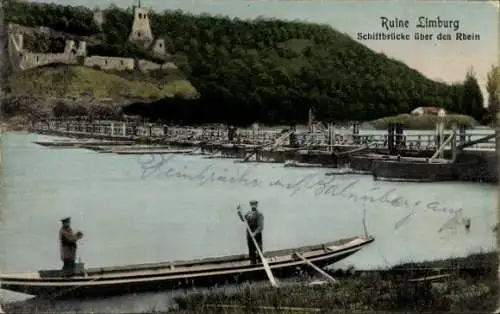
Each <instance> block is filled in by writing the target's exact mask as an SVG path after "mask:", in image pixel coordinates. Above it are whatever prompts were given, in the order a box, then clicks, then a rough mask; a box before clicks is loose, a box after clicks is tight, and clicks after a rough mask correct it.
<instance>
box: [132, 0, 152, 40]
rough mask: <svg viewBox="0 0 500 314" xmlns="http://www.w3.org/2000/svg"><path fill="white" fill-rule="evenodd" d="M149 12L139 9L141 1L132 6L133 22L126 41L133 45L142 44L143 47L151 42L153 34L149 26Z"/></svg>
mask: <svg viewBox="0 0 500 314" xmlns="http://www.w3.org/2000/svg"><path fill="white" fill-rule="evenodd" d="M149 16H150V12H149V11H148V10H147V9H144V8H142V7H141V1H140V0H139V3H138V5H137V6H134V22H133V24H132V31H131V32H130V35H129V38H128V40H129V41H131V42H134V43H142V44H144V45H145V46H149V45H151V43H152V42H153V33H152V32H151V25H150V24H149Z"/></svg>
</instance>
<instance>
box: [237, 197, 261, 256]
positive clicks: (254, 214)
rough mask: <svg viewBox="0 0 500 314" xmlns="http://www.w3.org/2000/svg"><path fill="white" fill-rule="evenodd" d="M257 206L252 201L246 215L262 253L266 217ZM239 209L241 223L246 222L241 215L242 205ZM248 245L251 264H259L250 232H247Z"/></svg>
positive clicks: (256, 203)
mask: <svg viewBox="0 0 500 314" xmlns="http://www.w3.org/2000/svg"><path fill="white" fill-rule="evenodd" d="M257 205H258V202H257V201H250V208H251V210H250V211H249V212H248V213H246V214H245V219H246V221H247V222H248V226H249V227H250V230H251V231H252V234H253V236H254V238H255V241H256V242H257V244H258V245H259V248H260V251H261V252H262V231H263V229H264V215H263V214H262V213H261V212H260V211H259V210H258V209H257ZM237 209H238V215H239V216H240V219H241V221H245V219H243V215H242V213H241V207H240V205H238V208H237ZM247 245H248V255H249V257H250V262H251V263H252V264H257V263H258V262H259V256H258V253H257V248H256V247H255V245H254V243H253V240H252V237H251V235H250V233H249V231H248V230H247Z"/></svg>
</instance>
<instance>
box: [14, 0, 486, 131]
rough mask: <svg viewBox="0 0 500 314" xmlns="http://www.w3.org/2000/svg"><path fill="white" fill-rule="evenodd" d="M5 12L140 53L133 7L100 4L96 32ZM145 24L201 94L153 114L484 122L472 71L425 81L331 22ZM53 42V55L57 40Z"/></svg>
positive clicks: (32, 6)
mask: <svg viewBox="0 0 500 314" xmlns="http://www.w3.org/2000/svg"><path fill="white" fill-rule="evenodd" d="M6 13H7V14H6V16H7V19H8V20H9V22H11V23H17V24H22V25H25V26H40V25H43V26H47V27H51V28H53V29H55V30H58V31H61V32H66V33H71V34H74V35H78V36H90V37H91V38H90V39H89V40H88V43H87V46H88V49H89V54H98V55H109V56H123V57H134V56H137V55H138V54H139V53H141V52H140V49H137V47H135V46H134V45H132V44H130V43H128V42H127V37H128V35H129V32H130V29H131V25H132V20H133V14H132V13H133V11H132V8H129V9H120V8H118V7H115V6H110V7H109V8H107V9H106V11H105V13H104V24H103V25H102V28H101V29H100V28H99V27H98V26H97V25H96V24H95V22H94V20H93V11H92V10H91V9H89V8H85V7H70V6H61V5H55V4H39V3H26V2H13V1H10V2H9V3H8V5H7V6H6ZM151 26H152V30H153V34H154V36H155V37H157V38H164V39H165V42H166V45H167V49H168V51H169V53H171V54H172V55H173V56H175V57H176V60H184V62H180V61H178V65H179V66H180V67H181V68H182V70H183V71H184V72H185V73H186V74H187V75H188V79H189V80H190V81H191V83H192V84H193V85H194V86H195V87H196V89H197V90H198V91H199V92H200V94H201V98H200V99H198V100H193V101H191V102H185V101H180V100H179V99H165V100H162V101H160V102H157V103H154V104H151V105H150V106H149V108H150V111H149V112H150V114H151V115H156V116H157V117H158V116H159V115H163V116H168V117H169V119H172V120H182V121H184V122H193V121H196V122H202V121H201V120H203V122H209V121H210V122H227V123H232V124H248V123H252V122H254V121H259V122H262V123H267V124H277V123H292V122H297V123H302V122H305V121H306V120H307V116H308V115H307V113H308V110H309V108H310V107H312V108H313V109H314V112H315V116H316V118H317V119H318V120H322V121H347V120H351V121H352V120H358V121H367V120H373V119H377V118H380V117H384V116H390V115H396V114H401V113H408V112H409V111H410V110H411V109H413V108H416V107H419V106H441V107H444V108H446V109H447V110H448V111H451V112H457V113H462V114H467V115H471V116H473V117H474V118H476V119H477V120H479V121H485V120H487V119H489V118H488V114H487V111H486V110H484V109H483V107H482V105H483V98H482V95H481V92H480V89H479V86H478V84H477V81H476V79H475V77H474V75H473V74H471V73H468V74H467V76H466V78H465V79H464V81H463V82H459V83H455V84H451V85H449V84H445V83H442V82H436V81H432V80H430V79H428V78H426V77H425V76H423V75H422V74H421V73H419V72H418V71H416V70H414V69H411V68H409V67H408V66H406V65H405V64H404V63H402V62H399V61H397V60H394V59H391V58H389V57H387V56H385V55H384V54H380V53H376V52H374V51H372V50H370V49H368V48H367V47H365V46H364V45H362V44H360V43H358V42H356V41H355V40H353V39H352V38H351V37H349V36H348V35H346V34H343V33H341V32H338V31H336V30H334V29H333V28H332V27H331V26H328V25H319V24H309V23H304V22H296V21H281V20H273V19H256V20H253V21H247V20H240V19H235V18H234V19H231V18H229V17H221V16H209V15H199V16H195V15H190V14H186V13H183V12H181V11H165V12H160V13H152V15H151ZM38 42H40V41H38ZM45 45H46V46H47V44H45ZM35 46H36V44H35V45H34V46H33V49H35V48H37V47H35ZM49 46H50V45H49ZM52 46H54V49H58V50H60V46H61V43H57V42H56V43H54V44H53V45H52ZM39 48H40V47H39ZM47 49H49V48H47V47H45V48H44V50H47ZM49 50H50V49H49ZM158 108H161V110H160V111H158Z"/></svg>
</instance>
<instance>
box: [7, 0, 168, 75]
mask: <svg viewBox="0 0 500 314" xmlns="http://www.w3.org/2000/svg"><path fill="white" fill-rule="evenodd" d="M149 17H150V12H149V10H147V9H145V8H142V7H141V4H140V1H139V4H138V6H134V21H133V24H132V29H131V32H130V35H129V41H130V42H132V43H134V44H138V45H142V46H143V48H145V49H148V50H149V52H150V53H152V54H153V55H155V56H156V57H166V56H168V53H167V52H166V47H165V40H164V39H162V38H158V39H156V40H154V37H153V33H152V31H151V25H150V22H149ZM104 19H105V16H104V14H103V12H102V11H99V10H96V11H94V20H95V22H96V24H97V25H98V26H100V27H101V26H102V23H103V22H104ZM25 31H26V27H10V31H9V34H8V38H9V44H8V47H9V57H10V61H11V64H12V68H13V69H14V70H15V71H23V70H27V69H31V68H36V67H40V66H44V65H48V64H54V63H63V64H74V65H77V64H80V65H84V66H87V67H92V68H98V69H103V70H118V71H123V70H139V71H143V72H147V71H152V70H172V69H177V66H176V65H175V64H174V63H172V62H166V63H164V64H158V63H155V62H152V61H149V60H136V59H134V58H121V57H108V56H88V55H87V47H86V42H85V41H84V40H81V41H79V42H78V45H76V43H75V41H73V40H67V41H66V45H65V48H64V51H63V52H60V53H36V52H30V51H26V50H25V49H24V43H23V40H24V39H23V32H25Z"/></svg>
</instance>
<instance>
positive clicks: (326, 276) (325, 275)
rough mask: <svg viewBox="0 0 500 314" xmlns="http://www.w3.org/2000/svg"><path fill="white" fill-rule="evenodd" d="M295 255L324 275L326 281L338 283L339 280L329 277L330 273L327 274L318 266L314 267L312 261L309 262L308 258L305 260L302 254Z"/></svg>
mask: <svg viewBox="0 0 500 314" xmlns="http://www.w3.org/2000/svg"><path fill="white" fill-rule="evenodd" d="M294 254H295V255H296V256H297V257H298V258H300V259H301V260H302V261H304V262H305V263H306V264H307V265H309V266H311V267H312V268H313V269H314V270H315V271H317V272H318V273H320V274H321V275H323V276H324V277H325V278H326V279H328V280H330V281H331V282H337V280H336V279H335V278H333V277H332V276H330V275H328V273H326V272H325V271H324V270H322V269H321V268H319V267H318V266H316V265H314V264H313V263H312V262H311V261H310V260H308V259H307V258H305V257H304V256H302V254H300V253H299V252H295V253H294Z"/></svg>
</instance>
